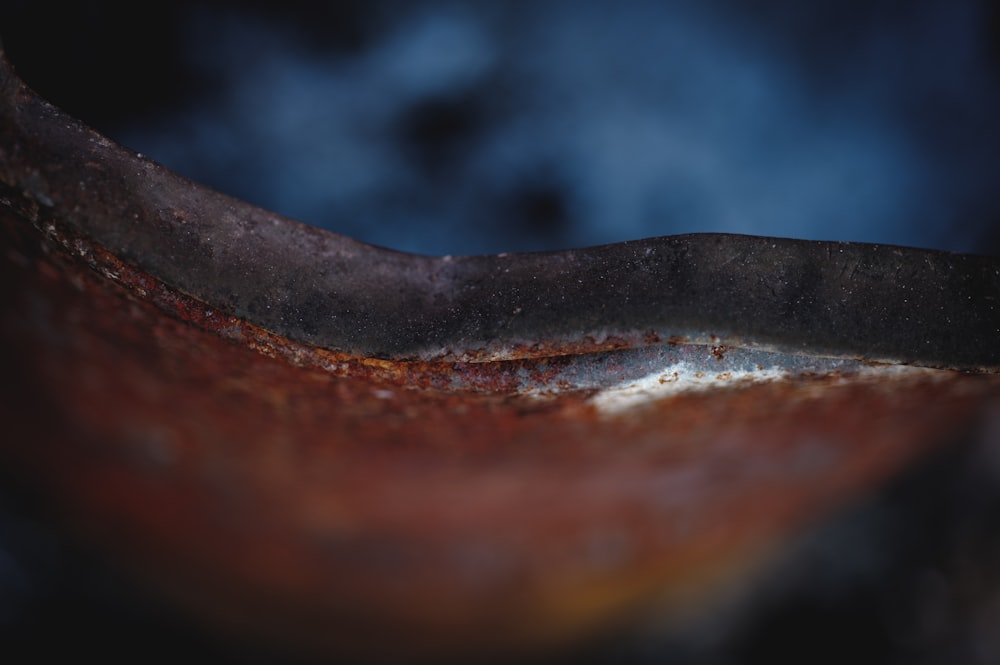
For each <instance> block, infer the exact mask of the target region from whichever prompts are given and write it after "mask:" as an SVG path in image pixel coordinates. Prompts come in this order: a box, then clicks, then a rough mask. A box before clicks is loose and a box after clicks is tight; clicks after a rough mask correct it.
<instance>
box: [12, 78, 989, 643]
mask: <svg viewBox="0 0 1000 665" xmlns="http://www.w3.org/2000/svg"><path fill="white" fill-rule="evenodd" d="M0 92H2V95H0V243H2V252H3V254H2V256H0V307H2V311H3V318H2V323H0V363H2V364H0V367H2V370H3V375H4V393H5V395H4V399H3V400H2V402H0V418H2V420H3V422H4V434H5V435H4V439H3V443H0V459H2V460H3V462H4V465H5V468H7V469H9V470H13V473H16V474H17V475H18V476H19V477H20V478H22V479H23V481H24V482H25V483H26V484H28V485H29V486H31V487H33V488H35V490H36V491H37V492H38V494H39V495H40V496H44V497H48V501H49V503H50V505H51V508H52V510H53V511H54V513H55V514H57V515H59V516H60V518H61V519H62V520H64V523H65V524H66V525H67V526H68V528H70V529H72V530H73V531H74V532H75V533H77V534H79V535H80V537H82V538H84V539H86V540H87V541H88V542H90V543H93V544H94V545H95V546H96V547H98V548H100V549H101V550H102V551H103V552H105V553H106V556H107V557H109V558H110V559H111V560H114V561H117V562H119V564H120V565H121V566H123V567H125V568H127V569H129V570H132V571H134V572H135V573H136V574H137V575H138V576H140V577H141V578H142V579H143V580H145V581H146V583H148V584H149V585H151V587H152V588H154V589H156V590H157V592H158V593H160V594H161V595H163V596H165V597H169V598H171V599H172V600H173V601H174V602H175V603H176V604H177V605H178V606H180V607H183V608H186V609H188V610H189V611H191V612H193V613H194V614H195V615H197V616H201V617H204V618H206V619H207V620H210V621H211V622H212V625H217V626H222V627H225V628H227V629H228V630H231V631H237V633H238V634H240V635H254V636H255V637H258V638H263V639H268V640H273V641H275V642H276V643H279V644H284V645H292V646H293V647H294V648H299V649H306V650H311V651H313V652H317V653H332V654H341V653H363V654H365V655H366V656H367V657H372V656H377V655H385V656H389V657H391V656H393V655H394V654H398V653H406V654H408V655H411V656H412V655H414V654H424V655H433V656H456V657H457V656H465V655H469V654H476V653H494V652H496V651H497V650H501V651H502V650H508V651H510V652H518V653H523V652H525V651H537V650H539V649H545V648H551V647H559V646H564V645H566V644H572V643H574V642H576V641H579V640H581V639H583V638H585V637H587V636H592V635H594V634H599V633H601V632H603V631H608V630H612V629H614V628H615V627H617V626H620V625H622V624H623V623H627V622H628V621H630V620H632V619H634V618H635V617H637V616H640V615H642V614H643V613H645V612H648V611H650V610H651V608H658V609H662V608H664V607H667V608H672V609H673V610H679V609H683V608H684V607H686V605H687V603H688V601H689V599H690V598H691V597H692V596H698V595H701V594H703V593H705V592H706V590H709V589H712V588H713V587H715V586H716V585H717V584H718V583H719V581H720V580H723V579H725V578H726V577H727V576H728V575H730V574H732V573H733V572H734V571H739V570H741V569H743V568H745V567H747V566H748V565H750V563H751V562H754V561H756V560H757V559H758V557H760V556H761V555H763V554H765V553H766V552H767V551H769V550H770V549H773V548H774V547H776V546H777V544H778V543H780V542H781V539H782V538H783V537H785V536H787V535H788V534H789V533H792V532H794V530H795V529H796V528H797V527H800V526H802V525H803V524H806V523H808V522H809V521H810V520H813V519H815V518H816V516H817V515H822V514H824V513H825V512H827V511H829V510H831V509H832V508H833V507H835V506H836V505H838V504H839V503H840V502H842V501H843V500H845V499H846V498H848V497H851V496H854V495H856V494H857V493H858V492H860V491H862V490H864V489H865V488H868V487H871V486H872V485H874V484H875V483H877V482H879V481H880V480H882V479H884V478H885V477H886V476H887V475H888V474H890V473H892V472H893V471H894V470H897V469H899V468H900V467H901V466H902V465H904V464H906V463H907V462H909V461H911V460H913V459H915V458H916V457H918V456H919V455H921V454H922V453H923V452H925V451H927V450H929V449H930V448H931V447H933V446H935V445H940V444H942V443H946V442H948V441H949V440H952V439H953V438H954V437H955V435H956V432H961V431H963V430H966V429H971V428H974V427H975V426H976V424H977V422H978V417H979V414H980V413H982V411H983V409H985V408H987V407H988V406H990V405H991V404H995V403H996V401H997V399H998V395H1000V376H998V374H997V373H996V372H997V369H998V368H1000V313H998V307H1000V303H998V297H1000V263H998V261H997V260H995V259H990V258H986V257H976V256H966V255H955V254H946V253H941V252H930V251H924V250H913V249H904V248H896V247H881V246H874V245H858V244H844V243H812V242H801V241H790V240H778V239H767V238H749V237H736V236H686V237H679V238H661V239H653V240H646V241H640V242H634V243H624V244H621V245H612V246H608V247H602V248H593V249H586V250H576V251H568V252H557V253H548V254H532V255H511V256H493V257H465V258H431V257H422V256H410V255H404V254H399V253H395V252H391V251H388V250H384V249H378V248H374V247H369V246H366V245H363V244H360V243H357V242H355V241H352V240H349V239H346V238H342V237H338V236H335V235H332V234H329V233H325V232H322V231H319V230H316V229H312V228H310V227H306V226H303V225H301V224H298V223H295V222H292V221H290V220H287V219H283V218H281V217H278V216H277V215H274V214H272V213H268V212H265V211H261V210H258V209H255V208H252V207H250V206H248V205H246V204H244V203H241V202H238V201H234V200H232V199H229V198H227V197H224V196H222V195H220V194H217V193H214V192H210V191H207V190H205V189H203V188H201V187H199V186H198V185H195V184H193V183H190V182H188V181H185V180H183V179H182V178H180V177H178V176H176V175H174V174H172V173H170V172H168V171H167V170H165V169H164V168H162V167H160V166H158V165H156V164H155V163H154V162H152V161H150V160H148V159H145V158H143V157H140V156H138V155H135V154H133V153H131V152H129V151H128V150H126V149H124V148H122V147H120V146H116V145H114V144H113V143H111V142H110V141H108V140H107V139H105V138H103V137H101V136H99V135H97V134H95V133H93V132H91V131H90V130H88V129H86V128H85V127H83V126H82V125H80V124H79V123H77V122H75V121H73V120H72V119H69V118H67V117H66V116H64V115H62V114H61V113H60V112H58V111H57V110H55V109H53V108H52V107H51V106H49V105H47V104H46V103H45V102H43V101H42V100H40V99H38V98H37V97H36V96H34V95H33V94H32V93H31V92H30V91H29V90H28V89H27V88H25V87H24V86H23V84H22V83H21V82H20V81H19V80H18V79H16V78H15V77H14V75H13V73H12V72H11V70H10V68H9V66H8V65H7V64H6V63H3V64H2V65H0Z"/></svg>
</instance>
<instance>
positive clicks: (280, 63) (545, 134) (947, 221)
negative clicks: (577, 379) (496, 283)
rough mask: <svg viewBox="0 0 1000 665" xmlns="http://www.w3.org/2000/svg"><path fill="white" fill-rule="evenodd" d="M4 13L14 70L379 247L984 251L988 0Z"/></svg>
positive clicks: (107, 124)
mask: <svg viewBox="0 0 1000 665" xmlns="http://www.w3.org/2000/svg"><path fill="white" fill-rule="evenodd" d="M4 4H5V5H7V8H6V9H5V10H4V11H3V14H2V16H3V23H2V24H0V38H2V39H3V40H4V43H5V46H6V48H7V50H8V51H9V53H10V57H11V58H12V59H13V61H14V63H15V65H16V66H17V68H18V71H19V72H20V73H21V75H22V76H23V78H24V79H26V80H27V81H28V82H29V84H31V85H32V86H33V87H35V88H36V90H38V91H39V92H40V93H41V94H42V95H43V96H45V97H47V98H48V99H50V100H52V101H54V102H55V103H56V104H57V105H59V106H62V107H63V108H64V109H66V110H67V111H69V112H70V113H71V114H73V115H75V116H77V117H79V118H82V119H85V120H86V121H88V122H89V123H91V124H92V125H93V126H95V127H96V128H97V129H98V130H100V131H102V132H104V133H106V134H108V135H110V136H112V137H114V138H116V139H118V140H119V141H121V142H124V143H125V144H127V145H129V146H130V147H132V148H134V149H135V150H138V151H140V152H143V153H145V154H148V155H150V156H152V157H153V158H155V159H157V160H159V161H161V162H163V163H165V164H166V165H168V166H170V167H172V168H174V169H176V170H178V171H180V172H181V173H183V174H186V175H188V176H190V177H192V178H194V179H195V180H199V181H201V182H204V183H208V184H210V185H212V186H214V187H216V188H218V189H221V190H223V191H225V192H227V193H231V194H233V195H235V196H238V197H240V198H243V199H246V200H249V201H251V202H253V203H256V204H259V205H261V206H264V207H267V208H269V209H272V210H275V211H277V212H280V213H283V214H286V215H289V216H291V217H294V218H297V219H300V220H302V221H305V222H308V223H310V224H313V225H317V226H322V227H325V228H329V229H331V230H334V231H337V232H339V233H343V234H346V235H350V236H353V237H356V238H359V239H362V240H366V241H369V242H372V243H376V244H380V245H385V246H389V247H393V248H397V249H402V250H407V251H416V252H424V253H430V254H462V253H483V252H489V253H493V252H501V251H519V250H537V249H560V248H566V247H570V246H580V245H590V244H597V243H607V242H616V241H620V240H627V239H635V238H640V237H647V236H656V235H666V234H675V233H689V232H696V231H714V232H733V233H753V234H760V235H773V236H790V237H798V238H810V239H832V240H856V241H872V242H885V243H897V244H906V245H915V246H922V247H935V248H942V249H951V250H958V251H977V250H978V251H989V250H991V249H994V248H995V247H996V245H997V240H996V229H997V227H998V224H1000V195H998V194H997V191H998V179H1000V178H998V175H997V174H998V173H1000V129H998V127H997V124H998V123H997V121H996V118H997V117H1000V28H998V23H1000V18H998V17H1000V9H998V8H997V7H998V6H997V4H996V3H995V2H990V1H989V0H960V1H958V2H949V1H947V0H874V1H866V2H860V1H854V0H848V1H843V0H841V1H838V2H834V1H832V0H823V1H819V2H810V3H798V2H793V1H791V0H779V1H774V0H770V1H767V0H755V1H752V2H746V1H742V2H741V1H737V0H708V1H694V0H680V1H674V2H655V1H652V0H650V1H631V2H619V3H611V2H596V1H588V0H537V1H533V2H475V3H471V2H459V1H457V0H454V1H448V0H417V1H412V0H410V1H402V0H375V1H372V2H368V1H366V2H362V1H360V0H356V1H341V2H315V1H311V0H286V1H284V2H273V1H270V2H269V1H265V0H251V1H249V2H238V1H236V0H209V1H208V2H201V1H199V2H193V1H183V0H182V1H180V2H171V3H151V4H146V3H144V4H141V5H140V4H137V3H124V2H109V1H107V0H105V1H99V2H86V3H66V5H65V6H62V5H59V6H56V7H55V8H54V7H53V3H51V2H44V1H38V0H8V1H7V2H6V3H4Z"/></svg>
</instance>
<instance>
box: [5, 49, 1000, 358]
mask: <svg viewBox="0 0 1000 665" xmlns="http://www.w3.org/2000/svg"><path fill="white" fill-rule="evenodd" d="M0 91H2V100H0V118H2V126H0V133H2V136H0V139H2V141H0V146H2V147H0V182H2V184H3V186H4V201H5V203H6V205H8V206H18V207H20V208H22V209H31V210H32V211H33V214H32V218H33V219H34V220H35V223H38V224H44V223H45V220H53V219H55V220H58V222H59V223H61V224H63V225H65V227H66V228H68V229H71V230H72V231H74V232H76V233H79V234H81V235H83V236H86V237H87V238H89V239H91V240H92V241H93V242H95V243H96V244H98V245H100V246H102V247H104V248H106V249H107V250H108V251H110V252H111V253H113V254H114V255H116V256H118V257H120V258H121V259H122V260H123V261H126V262H128V263H131V264H132V265H134V266H136V267H137V268H140V269H141V270H143V271H145V272H147V273H148V274H150V275H152V276H154V277H156V278H158V279H161V280H162V281H163V282H164V283H166V284H168V285H170V286H172V287H174V288H176V289H178V290H180V291H181V292H183V293H185V294H188V295H190V296H193V297H195V298H197V299H200V300H202V301H204V302H206V303H209V304H211V305H213V306H215V307H218V308H219V309H221V310H224V311H226V312H230V313H232V314H233V315H235V316H238V317H240V318H242V319H246V320H248V321H251V322H253V323H255V324H257V325H259V326H261V327H262V328H265V329H267V330H269V331H272V332H274V333H277V334H279V335H282V336H285V337H287V338H289V339H292V340H296V341H299V342H303V343H306V344H310V345H314V346H317V347H321V348H325V349H330V350H336V351H342V352H345V353H349V354H353V355H359V356H366V357H376V358H383V359H389V360H411V359H421V360H503V359H511V358H521V357H529V356H547V355H560V354H567V353H576V352H579V351H580V350H581V349H585V350H600V349H607V348H616V347H622V346H627V347H635V346H643V345H649V344H661V343H665V342H667V341H668V340H671V339H674V340H676V339H683V340H685V341H687V342H690V343H696V344H711V343H713V341H712V340H722V342H723V343H725V344H726V345H728V346H732V347H747V348H758V349H779V350H782V351H786V352H792V353H797V354H808V355H819V356H829V357H839V358H854V359H861V360H866V361H874V362H888V363H903V364H914V365H925V366H932V367H938V368H950V369H963V370H987V371H996V370H997V369H1000V261H998V260H997V259H995V258H990V257H983V256H973V255H964V254H954V253H948V252H940V251H931V250H921V249H912V248H904V247H895V246H883V245H873V244H861V243H843V242H817V241H801V240H790V239H779V238H763V237H754V236H738V235H722V234H695V235H683V236H670V237H661V238H650V239H646V240H638V241H631V242H623V243H618V244H613V245H606V246H600V247H590V248H585V249H572V250H566V251H559V252H545V253H532V254H499V255H494V256H466V257H448V256H445V257H429V256H421V255H412V254H405V253H400V252H396V251H392V250H389V249H383V248H379V247H374V246H370V245H366V244H364V243H360V242H357V241H354V240H352V239H350V238H346V237H343V236H340V235H336V234H334V233H330V232H327V231H324V230H320V229H317V228H314V227H310V226H307V225H305V224H302V223H299V222H296V221H294V220H291V219H288V218H285V217H282V216H280V215H277V214H274V213H271V212H268V211H265V210H262V209H259V208H256V207H254V206H251V205H249V204H247V203H244V202H241V201H238V200H236V199H233V198H231V197H228V196H225V195H223V194H220V193H218V192H215V191H212V190H210V189H208V188H206V187H203V186H201V185H198V184H196V183H193V182H191V181H189V180H187V179H185V178H183V177H181V176H178V175H177V174H175V173H172V172H171V171H169V170H168V169H166V168H165V167H163V166H161V165H159V164H157V163H156V162H154V161H153V160H151V159H148V158H146V157H144V156H142V155H140V154H137V153H135V152H133V151H130V150H128V149H126V148H124V147H122V146H120V145H117V144H115V143H114V142H112V141H110V140H109V139H107V138H105V137H103V136H101V135H99V134H98V133H96V132H94V131H92V130H90V129H89V128H87V127H86V126H84V125H83V124H82V123H80V122H77V121H75V120H73V119H72V118H70V117H68V116H66V115H65V114H63V113H62V112H60V111H59V110H57V109H56V108H54V107H52V106H51V105H49V104H48V103H46V102H45V101H44V100H42V99H40V98H39V97H38V96H37V95H35V94H34V93H33V92H31V91H30V90H29V89H28V87H27V86H26V85H25V84H24V83H23V82H21V81H20V79H18V78H17V77H16V75H15V74H14V71H13V69H12V67H11V66H10V64H9V63H8V62H7V61H6V59H3V60H2V61H0ZM17 199H19V200H17Z"/></svg>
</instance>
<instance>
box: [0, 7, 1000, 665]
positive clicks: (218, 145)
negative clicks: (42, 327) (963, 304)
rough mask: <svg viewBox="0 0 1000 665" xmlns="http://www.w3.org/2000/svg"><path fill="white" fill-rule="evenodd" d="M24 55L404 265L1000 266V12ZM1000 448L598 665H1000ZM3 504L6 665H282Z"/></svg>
mask: <svg viewBox="0 0 1000 665" xmlns="http://www.w3.org/2000/svg"><path fill="white" fill-rule="evenodd" d="M0 39H2V40H3V45H4V48H5V50H6V52H7V55H8V57H9V58H10V59H11V61H12V62H13V63H14V65H15V67H16V69H17V71H18V72H19V74H20V75H21V76H22V78H24V79H25V80H26V81H27V82H28V84H29V85H31V86H32V87H33V88H35V90H36V91H38V92H39V93H40V94H41V95H42V96H44V97H46V98H47V99H49V100H50V101H52V102H54V103H55V104H57V105H58V106H60V107H62V108H63V109H64V110H66V111H68V112H69V113H71V114H72V115H74V116H76V117H78V118H80V119H82V120H84V121H86V122H88V123H89V124H91V125H92V126H94V127H95V128H96V129H98V130H99V131H101V132H103V133H105V134H107V135H109V136H111V137H113V138H115V139H117V140H119V141H120V142H123V143H125V144H126V145H128V146H130V147H132V148H133V149H135V150H138V151H140V152H142V153H144V154H147V155H149V156H151V157H152V158H154V159H156V160H159V161H161V162H163V163H164V164H166V165H168V166H170V167H171V168H174V169H175V170H177V171H179V172H181V173H183V174H185V175H187V176H189V177H191V178H193V179H195V180H198V181H201V182H204V183H207V184H210V185H212V186H213V187H215V188H217V189H220V190H222V191H224V192H227V193H229V194H233V195H235V196H237V197H240V198H243V199H246V200H248V201H251V202H253V203H256V204H259V205H261V206H264V207H267V208H269V209H272V210H275V211H277V212H280V213H283V214H285V215H288V216H291V217H294V218H297V219H300V220H302V221H305V222H308V223H310V224H313V225H317V226H322V227H324V228H328V229H330V230H333V231H336V232H338V233H342V234H346V235H349V236H352V237H355V238H357V239H360V240H364V241H368V242H372V243H376V244H379V245H383V246H388V247H392V248H396V249H401V250H407V251H415V252H423V253H428V254H465V253H493V252H503V251H526V250H541V249H560V248H567V247H574V246H583V245H591V244H597V243H606V242H616V241H622V240H629V239H635V238H641V237H646V236H656V235H666V234H674V233H689V232H703V231H704V232H734V233H753V234H762V235H775V236H789V237H797V238H809V239H834V240H855V241H871V242H884V243H895V244H905V245H914V246H922V247H932V248H940V249H948V250H956V251H966V252H970V251H971V252H983V253H994V254H1000V122H998V118H1000V6H998V5H997V3H995V2H991V1H990V0H967V1H958V2H949V1H946V0H869V1H865V2H860V1H856V0H838V1H836V2H834V1H832V0H822V1H815V2H808V3H803V2H794V1H793V0H778V1H763V0H754V1H750V2H737V1H736V0H708V1H701V2H694V1H693V0H692V1H680V2H669V3H668V2H652V1H648V2H618V3H611V2H603V3H602V2H596V1H594V2H591V1H587V0H537V1H533V2H527V1H525V2H516V1H515V2H475V3H472V2H457V1H453V2H448V1H445V0H437V1H435V0H411V1H407V2H403V1H402V0H374V1H364V2H362V1H361V0H356V1H343V2H328V3H319V2H313V1H310V0H284V1H283V2H265V1H264V0H249V1H237V0H208V1H200V2H194V1H193V0H178V1H176V2H170V3H137V2H130V3H125V2H111V1H110V0H103V1H98V2H85V3H83V2H81V3H53V2H45V1H43V0H6V1H5V2H4V3H3V4H2V6H0ZM994 420H995V421H997V422H1000V416H998V417H997V418H994ZM994 425H995V426H994V427H993V429H992V430H988V431H987V433H986V434H980V435H978V436H976V437H973V438H969V437H967V436H964V435H963V433H956V443H955V446H954V447H953V449H952V450H950V451H947V452H945V453H943V454H942V455H940V456H939V457H937V458H935V459H933V460H932V461H931V462H930V463H929V464H926V465H924V466H921V467H920V468H917V469H915V470H913V471H912V472H911V473H910V474H908V475H907V476H906V477H905V478H902V479H900V480H899V481H897V482H896V483H894V484H892V485H891V486H889V487H887V488H885V489H884V490H883V491H881V492H879V493H876V494H874V495H872V496H869V497H864V498H862V499H861V500H860V501H859V503H858V504H856V505H854V506H849V507H847V508H846V509H845V511H844V512H843V513H842V514H840V515H838V516H836V517H835V518H833V519H832V520H830V521H829V522H826V523H824V524H822V525H817V527H816V528H815V529H814V530H813V531H812V532H810V533H809V534H807V535H806V537H805V538H804V539H803V540H801V541H800V542H797V543H795V544H794V545H793V546H792V547H791V549H790V550H789V554H788V556H787V560H786V561H784V562H783V563H782V564H781V565H780V566H778V567H777V568H775V570H774V572H773V573H772V574H771V577H770V578H769V579H768V581H767V582H765V583H764V585H763V586H762V587H761V590H758V591H755V592H753V593H752V594H751V595H750V596H749V597H746V598H743V599H742V600H740V601H738V602H735V604H734V607H735V609H733V610H732V611H730V612H725V613H722V615H720V616H718V617H716V618H715V619H713V620H712V621H710V622H707V623H705V624H702V625H699V626H698V627H696V628H694V629H692V630H691V631H689V632H687V633H685V634H683V635H677V634H673V633H670V634H667V633H664V634H663V635H662V636H659V637H657V636H656V634H655V633H654V636H653V637H649V638H647V639H646V640H645V641H642V642H636V643H630V644H629V645H628V646H627V647H625V646H623V645H620V644H616V645H613V646H609V648H608V650H606V651H600V650H599V651H598V652H595V653H592V654H589V655H588V658H589V659H590V660H593V661H594V662H606V661H608V662H609V661H612V660H613V661H615V662H621V661H622V660H625V661H627V662H660V661H662V659H664V658H666V657H670V658H671V659H673V661H674V662H686V663H702V662H706V663H718V664H720V665H721V664H730V663H731V664H737V663H781V662H812V663H841V662H845V661H848V660H849V661H851V662H854V663H892V662H900V663H903V662H905V663H935V664H936V663H991V662H998V661H1000V640H998V638H997V636H996V634H997V633H998V630H997V627H998V626H1000V490H998V489H997V485H1000V462H997V461H996V459H997V458H998V457H1000V452H998V448H1000V425H997V424H996V423H994ZM8 480H10V479H8ZM0 486H2V488H3V489H2V491H0V653H3V652H4V651H5V649H9V650H22V651H23V652H24V653H27V654H29V655H34V656H40V655H41V656H44V655H45V654H52V653H56V651H55V650H56V649H62V648H64V647H66V646H69V647H70V648H75V649H77V650H79V651H80V652H81V653H86V654H96V655H98V656H102V657H104V658H106V659H110V660H116V659H120V660H122V661H123V662H124V661H125V660H137V659H140V658H141V659H142V660H143V661H145V662H177V661H178V660H180V659H185V660H191V659H197V660H200V659H201V658H205V659H210V660H213V661H214V662H222V663H245V662H259V663H264V662H279V660H280V659H278V658H277V657H276V656H274V655H273V654H270V655H268V654H259V653H257V652H255V651H248V652H243V651H240V650H239V648H238V647H234V646H233V645H231V644H229V645H223V644H220V643H218V642H217V641H216V640H215V639H214V638H212V637H210V636H207V635H205V634H203V633H201V632H200V630H199V629H198V628H197V627H196V626H191V625H189V624H186V623H185V622H184V620H183V619H180V618H178V617H174V616H173V615H171V614H170V613H169V612H167V611H165V610H163V609H162V608H158V607H154V606H150V605H148V604H147V603H146V602H145V601H144V600H143V597H142V594H141V592H140V591H138V590H136V589H134V588H132V587H130V586H129V584H128V582H127V581H125V580H122V579H120V578H119V577H118V576H117V574H116V572H115V571H113V570H107V569H106V568H103V567H102V566H101V565H100V564H99V563H98V562H96V561H94V560H93V559H92V558H91V557H90V556H89V555H88V553H87V552H85V551H81V550H80V549H79V548H77V547H75V546H74V545H71V544H69V543H67V542H65V541H64V540H63V539H62V537H61V536H60V535H58V533H56V532H53V531H52V530H50V529H49V528H48V527H46V526H45V524H44V523H43V522H41V521H38V520H37V519H35V514H36V511H35V507H34V506H33V505H32V503H31V500H30V499H29V498H27V497H26V496H24V495H22V494H21V493H19V492H18V491H17V489H16V479H14V480H13V481H11V482H7V483H4V484H2V485H0Z"/></svg>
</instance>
